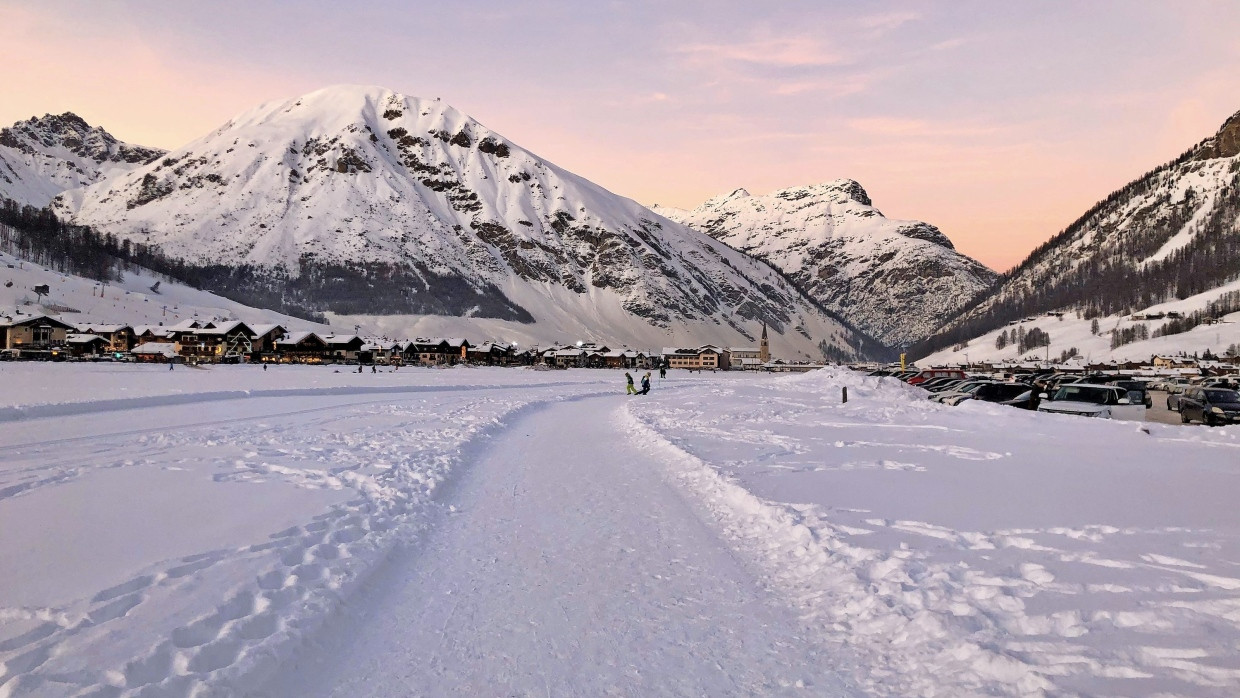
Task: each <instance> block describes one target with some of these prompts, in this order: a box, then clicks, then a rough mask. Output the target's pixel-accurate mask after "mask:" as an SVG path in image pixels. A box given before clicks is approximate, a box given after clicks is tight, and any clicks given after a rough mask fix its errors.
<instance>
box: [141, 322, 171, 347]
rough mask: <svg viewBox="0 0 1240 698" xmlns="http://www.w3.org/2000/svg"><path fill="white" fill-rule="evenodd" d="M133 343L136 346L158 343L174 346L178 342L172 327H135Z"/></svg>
mask: <svg viewBox="0 0 1240 698" xmlns="http://www.w3.org/2000/svg"><path fill="white" fill-rule="evenodd" d="M132 342H133V343H134V344H135V345H137V344H152V343H158V342H163V343H167V344H174V343H175V342H176V338H175V337H173V330H172V328H171V327H164V326H163V325H135V326H134V328H133V340H132Z"/></svg>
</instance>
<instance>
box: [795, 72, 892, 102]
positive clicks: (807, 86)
mask: <svg viewBox="0 0 1240 698" xmlns="http://www.w3.org/2000/svg"><path fill="white" fill-rule="evenodd" d="M878 77H879V76H878V75H877V74H876V73H853V74H848V75H838V76H828V77H822V78H810V79H804V80H789V81H786V82H778V83H776V84H775V86H774V88H773V89H772V90H771V94H775V95H779V96H781V97H792V96H796V95H800V94H808V93H822V94H826V95H827V96H830V97H847V96H848V95H855V94H861V93H863V92H865V91H867V90H869V89H870V87H871V86H872V85H873V84H874V83H875V82H877V80H878Z"/></svg>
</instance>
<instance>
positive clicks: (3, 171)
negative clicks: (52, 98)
mask: <svg viewBox="0 0 1240 698" xmlns="http://www.w3.org/2000/svg"><path fill="white" fill-rule="evenodd" d="M163 153H164V151H162V150H159V149H157V148H146V147H143V146H140V145H130V144H129V143H123V142H121V141H118V140H116V138H114V137H113V136H112V134H110V133H108V132H107V131H105V130H103V128H102V127H99V126H94V127H92V126H91V125H90V124H88V123H86V121H85V120H83V119H82V118H81V117H79V116H78V115H76V114H73V113H70V112H65V113H64V114H59V115H52V114H45V115H43V116H42V117H31V118H30V119H29V120H27V121H19V122H17V123H15V124H13V125H12V126H10V127H8V128H3V129H0V197H3V198H7V199H12V200H14V201H17V202H18V203H22V204H29V205H31V206H35V207H40V208H41V207H43V206H46V205H47V204H48V203H49V202H50V201H51V200H52V199H53V198H55V197H56V196H57V195H58V194H60V193H61V192H63V191H65V190H67V189H75V188H77V187H84V186H87V185H90V184H94V183H95V182H98V181H100V180H102V179H106V178H107V177H109V176H112V175H114V174H117V173H120V172H125V171H128V170H132V169H134V168H136V167H138V166H139V165H142V164H144V163H146V162H150V161H151V160H153V159H154V158H157V157H159V156H160V155H162V154H163Z"/></svg>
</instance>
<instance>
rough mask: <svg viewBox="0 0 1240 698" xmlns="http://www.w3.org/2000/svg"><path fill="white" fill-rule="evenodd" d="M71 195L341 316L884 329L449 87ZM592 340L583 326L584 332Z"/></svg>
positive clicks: (198, 151)
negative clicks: (591, 171)
mask: <svg viewBox="0 0 1240 698" xmlns="http://www.w3.org/2000/svg"><path fill="white" fill-rule="evenodd" d="M54 208H55V210H56V211H57V212H58V213H60V214H61V215H64V216H67V217H70V218H72V219H73V220H74V221H76V222H79V223H83V224H89V225H91V226H94V227H95V228H97V229H98V230H100V231H101V232H106V233H112V234H115V235H117V236H119V237H121V238H127V239H130V240H132V241H133V242H136V243H140V244H145V245H154V246H158V247H159V248H160V249H162V250H163V251H164V253H165V254H168V255H171V256H174V257H180V258H184V259H185V260H187V261H188V262H190V263H193V264H198V265H209V264H222V265H227V266H230V267H233V268H238V267H246V268H253V269H255V270H256V275H257V276H269V277H270V278H271V279H272V283H276V282H279V283H282V284H288V285H289V286H290V287H295V288H297V289H298V293H300V294H303V295H304V296H306V297H307V298H309V300H310V301H311V302H317V303H319V305H320V307H321V308H322V309H323V310H325V311H333V312H342V313H364V312H369V314H378V313H382V314H436V315H460V316H469V317H481V318H495V319H499V320H506V321H513V322H523V323H531V322H532V323H545V324H548V325H555V326H557V327H568V326H572V327H578V326H580V324H581V323H582V322H587V323H589V325H590V327H592V328H594V329H595V330H597V331H598V333H599V335H598V336H602V337H613V338H617V339H620V340H621V341H632V342H633V343H638V342H640V343H641V344H642V345H643V346H650V345H654V346H659V345H661V344H662V343H664V342H666V341H667V340H668V339H670V337H671V336H672V334H673V333H675V332H677V331H679V328H682V327H688V328H693V327H696V328H697V329H696V330H693V332H692V333H686V334H690V335H691V336H693V337H695V338H697V341H712V342H719V343H732V342H739V341H747V338H752V337H753V333H754V332H756V328H758V327H759V326H760V324H761V322H763V321H765V322H767V323H769V324H770V326H771V328H772V329H773V330H774V331H776V332H777V333H778V334H779V335H780V336H781V337H780V338H779V339H780V340H782V341H784V342H786V343H787V344H789V345H795V346H796V347H797V349H796V351H797V352H799V353H800V354H803V355H806V356H820V355H821V354H820V351H819V349H818V344H819V342H825V344H826V346H827V347H834V348H838V349H840V350H841V351H851V347H852V346H859V345H860V344H861V343H863V342H864V341H865V340H864V338H862V337H861V336H859V335H857V334H856V333H855V332H853V331H852V330H851V329H850V328H848V327H846V326H845V325H843V324H841V323H840V322H838V321H837V320H836V319H834V318H832V317H830V316H829V314H828V313H825V312H824V311H823V310H821V309H820V307H818V306H817V305H816V304H815V303H814V302H813V301H812V300H811V299H809V298H807V297H806V296H805V295H804V294H803V293H801V292H800V291H799V290H798V289H797V288H796V287H794V286H793V285H792V284H789V283H788V282H787V281H786V280H785V279H783V278H782V277H781V276H780V275H779V274H778V273H776V272H775V271H774V270H772V269H771V268H770V267H769V266H767V265H766V264H764V263H761V262H758V261H755V260H753V259H751V258H749V257H746V256H745V255H743V254H740V253H738V252H737V251H735V250H733V249H731V248H729V247H728V246H726V245H723V244H721V243H718V242H716V241H714V240H712V239H710V238H709V237H707V236H705V235H701V234H700V233H696V232H694V231H691V230H688V229H686V228H684V227H683V226H681V225H679V224H677V223H674V222H672V221H668V220H666V219H663V218H660V217H659V216H657V215H655V214H654V213H652V212H651V211H650V210H649V209H646V208H644V207H642V206H641V205H639V204H637V203H635V202H633V201H630V200H628V199H624V198H622V197H619V196H616V195H615V194H612V193H611V192H608V191H606V190H604V189H602V188H601V187H599V186H597V185H595V184H593V183H591V182H589V181H587V180H585V179H582V178H580V177H578V176H576V175H574V174H572V173H570V172H567V171H564V170H562V169H560V168H558V167H556V166H555V165H553V164H551V163H549V162H546V161H545V160H543V159H542V158H539V157H537V156H536V155H534V154H533V153H530V152H528V151H526V150H524V149H522V148H521V147H519V146H518V145H516V144H513V143H511V142H510V141H508V140H507V139H506V138H504V137H503V136H501V135H500V134H498V133H495V132H493V131H491V130H490V129H488V128H486V127H485V126H483V125H482V124H480V123H478V122H477V121H475V120H473V119H471V118H469V117H468V116H466V115H464V114H462V113H460V112H458V111H457V110H455V109H453V108H452V107H450V106H448V105H446V104H444V103H443V102H441V101H439V100H428V99H418V98H414V97H406V96H404V95H400V94H396V93H393V92H391V91H389V90H385V89H382V88H371V87H352V86H344V87H336V88H329V89H325V90H320V91H318V92H314V93H311V94H308V95H305V96H303V97H300V98H297V99H292V100H288V101H282V102H274V103H270V104H266V105H263V106H261V107H258V108H256V109H254V110H251V111H249V112H247V113H245V114H242V115H240V116H238V117H237V118H235V119H233V120H232V121H230V122H228V123H227V124H225V125H223V126H221V127H220V128H218V129H216V130H215V131H213V132H212V133H210V134H208V135H207V136H205V137H203V138H200V139H198V140H196V141H194V142H192V143H190V144H188V145H186V146H184V147H182V148H180V149H178V150H176V151H173V152H171V153H168V154H167V156H166V157H161V158H158V159H157V160H155V161H153V162H150V163H147V164H146V165H144V166H142V167H140V168H138V169H136V170H134V171H132V172H128V173H123V174H121V175H119V176H117V177H114V178H112V179H109V180H106V181H103V182H101V183H99V184H96V185H93V186H91V187H89V188H86V189H83V190H77V191H72V192H67V193H66V194H64V195H63V196H61V197H60V198H59V199H57V200H56V202H55V204H54ZM574 338H575V337H574Z"/></svg>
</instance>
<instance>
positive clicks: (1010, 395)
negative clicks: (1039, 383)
mask: <svg viewBox="0 0 1240 698" xmlns="http://www.w3.org/2000/svg"><path fill="white" fill-rule="evenodd" d="M1026 394H1028V395H1027V396H1026ZM1032 394H1033V389H1032V387H1031V386H1030V385H1028V384H1027V383H982V384H981V385H978V386H977V387H976V388H974V389H973V390H971V391H969V392H968V393H966V394H964V395H960V396H958V397H954V398H952V399H951V400H950V401H948V400H944V401H943V402H944V404H948V405H959V404H960V403H962V402H965V401H967V400H979V401H981V402H996V403H1007V402H1009V401H1013V400H1016V399H1017V398H1020V397H1021V396H1026V397H1025V400H1026V401H1028V400H1029V399H1030V398H1031V397H1032Z"/></svg>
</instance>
